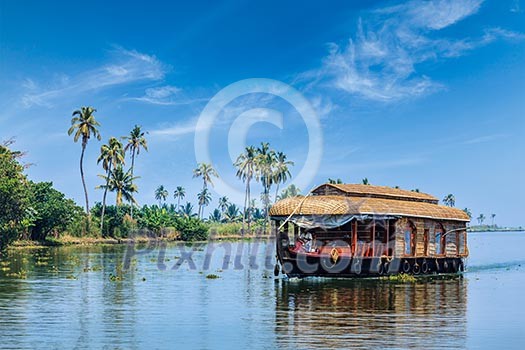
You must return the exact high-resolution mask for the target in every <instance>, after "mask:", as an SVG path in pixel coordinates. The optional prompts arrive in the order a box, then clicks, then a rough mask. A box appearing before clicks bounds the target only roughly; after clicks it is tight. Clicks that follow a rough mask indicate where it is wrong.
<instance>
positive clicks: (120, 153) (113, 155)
mask: <svg viewBox="0 0 525 350" xmlns="http://www.w3.org/2000/svg"><path fill="white" fill-rule="evenodd" d="M100 162H102V168H103V169H104V170H106V186H104V195H103V196H102V213H101V215H100V232H101V233H102V232H103V231H102V230H103V228H104V213H105V211H106V196H107V194H108V184H109V180H110V176H109V175H110V173H111V170H112V168H116V167H117V166H119V165H122V164H124V149H123V148H122V143H121V142H120V141H119V140H118V139H117V138H115V137H111V138H110V139H109V141H108V144H107V145H102V147H100V156H99V157H98V159H97V164H98V163H100ZM131 207H132V208H133V206H131Z"/></svg>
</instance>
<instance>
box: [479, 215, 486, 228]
mask: <svg viewBox="0 0 525 350" xmlns="http://www.w3.org/2000/svg"><path fill="white" fill-rule="evenodd" d="M477 220H478V223H479V224H480V226H481V225H483V221H485V214H479V216H478V218H477Z"/></svg>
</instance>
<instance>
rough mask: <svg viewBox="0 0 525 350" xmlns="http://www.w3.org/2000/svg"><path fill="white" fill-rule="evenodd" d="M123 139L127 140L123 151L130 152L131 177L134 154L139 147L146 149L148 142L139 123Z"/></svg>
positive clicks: (133, 168) (133, 166) (138, 151)
mask: <svg viewBox="0 0 525 350" xmlns="http://www.w3.org/2000/svg"><path fill="white" fill-rule="evenodd" d="M124 139H125V140H126V141H127V144H126V146H125V147H124V151H125V152H127V151H128V150H129V151H130V153H131V177H133V171H134V170H135V155H139V154H140V149H141V148H144V149H145V150H146V151H148V142H147V141H146V138H145V137H144V132H143V131H142V129H141V127H140V126H139V125H135V127H134V128H133V130H131V132H130V133H129V136H125V137H124ZM131 217H132V218H133V206H131Z"/></svg>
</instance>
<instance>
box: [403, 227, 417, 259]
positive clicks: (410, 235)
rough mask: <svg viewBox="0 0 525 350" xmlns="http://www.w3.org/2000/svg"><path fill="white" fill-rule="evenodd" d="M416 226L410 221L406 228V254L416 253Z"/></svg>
mask: <svg viewBox="0 0 525 350" xmlns="http://www.w3.org/2000/svg"><path fill="white" fill-rule="evenodd" d="M415 234H416V227H415V226H414V224H413V223H412V221H410V220H409V221H408V222H407V225H406V228H405V255H414V250H415V249H414V245H415V239H414V238H415Z"/></svg>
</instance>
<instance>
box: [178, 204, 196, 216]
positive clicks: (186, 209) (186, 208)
mask: <svg viewBox="0 0 525 350" xmlns="http://www.w3.org/2000/svg"><path fill="white" fill-rule="evenodd" d="M179 212H180V214H181V215H183V216H184V217H190V218H192V217H194V216H196V214H195V213H194V212H193V205H192V204H191V203H190V202H186V204H185V205H183V206H182V208H181V209H180V210H179Z"/></svg>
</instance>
